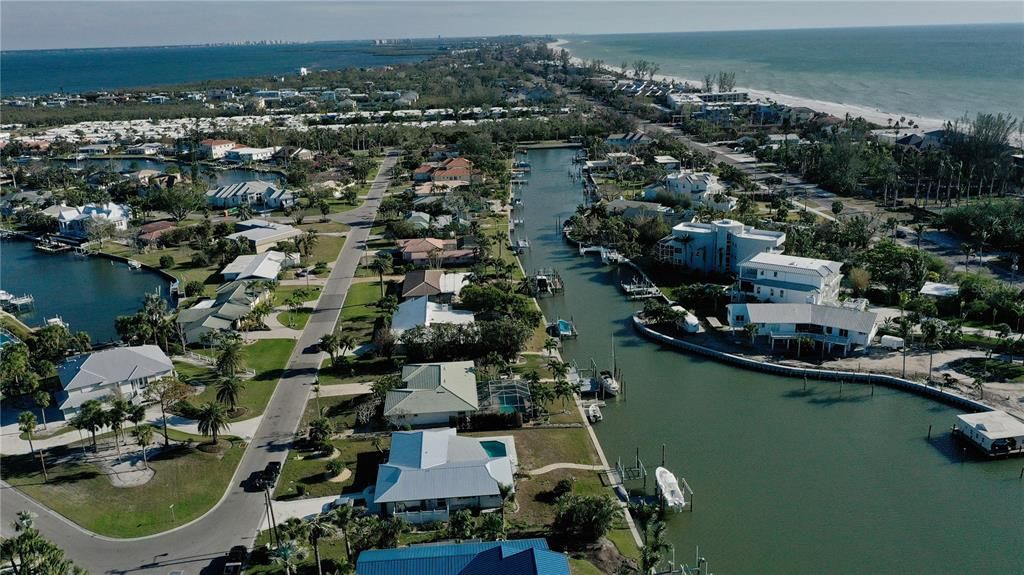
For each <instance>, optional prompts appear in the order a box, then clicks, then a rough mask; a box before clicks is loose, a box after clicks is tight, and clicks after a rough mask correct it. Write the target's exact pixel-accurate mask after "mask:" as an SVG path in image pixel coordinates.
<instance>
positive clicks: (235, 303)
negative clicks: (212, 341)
mask: <svg viewBox="0 0 1024 575" xmlns="http://www.w3.org/2000/svg"><path fill="white" fill-rule="evenodd" d="M270 296H271V293H270V290H268V289H267V288H266V287H264V286H262V285H260V283H259V282H256V281H233V282H229V283H226V284H224V285H221V286H219V287H218V288H217V295H216V296H215V297H214V298H213V299H204V300H202V301H200V302H198V303H196V304H195V305H193V306H192V307H190V308H188V309H184V310H181V311H180V312H178V317H177V318H176V319H175V322H176V323H177V326H178V332H179V333H180V334H181V337H182V339H183V340H184V341H185V344H186V345H196V344H200V343H203V339H204V338H203V336H204V335H207V334H210V335H212V334H215V333H219V332H226V331H232V330H235V329H238V328H239V326H240V322H241V321H242V319H243V318H245V317H246V316H247V315H249V313H250V312H251V311H252V309H253V308H254V307H256V306H257V305H258V304H259V303H260V302H262V301H264V300H266V299H268V298H269V297H270Z"/></svg>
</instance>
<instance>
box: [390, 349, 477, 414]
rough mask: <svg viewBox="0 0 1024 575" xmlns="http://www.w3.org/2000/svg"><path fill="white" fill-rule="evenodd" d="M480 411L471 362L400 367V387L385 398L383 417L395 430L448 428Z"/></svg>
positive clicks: (474, 374) (474, 371)
mask: <svg viewBox="0 0 1024 575" xmlns="http://www.w3.org/2000/svg"><path fill="white" fill-rule="evenodd" d="M479 408H480V400H479V398H478V397H477V385H476V370H475V368H474V366H473V362H472V361H449V362H442V363H415V364H409V365H406V366H404V367H402V385H401V387H399V388H396V389H392V390H391V391H388V393H387V395H386V396H385V398H384V417H385V418H387V420H388V421H389V422H391V424H392V425H394V426H395V427H403V426H405V425H411V426H414V427H420V426H437V425H448V424H449V421H451V418H453V417H455V418H459V417H465V416H467V415H471V414H473V413H475V412H476V411H477V410H478V409H479Z"/></svg>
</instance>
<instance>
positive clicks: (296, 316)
mask: <svg viewBox="0 0 1024 575" xmlns="http://www.w3.org/2000/svg"><path fill="white" fill-rule="evenodd" d="M311 315H313V308H311V307H300V308H299V309H297V310H295V311H292V310H287V311H283V312H281V313H279V314H278V315H277V321H279V322H281V325H283V326H285V327H290V328H292V329H305V328H306V322H308V321H309V316H311Z"/></svg>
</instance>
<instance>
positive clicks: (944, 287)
mask: <svg viewBox="0 0 1024 575" xmlns="http://www.w3.org/2000/svg"><path fill="white" fill-rule="evenodd" d="M917 293H919V294H921V295H927V296H931V297H936V298H938V297H954V296H956V295H957V294H958V293H960V286H958V285H956V284H944V283H938V282H924V285H923V286H921V291H919V292H917Z"/></svg>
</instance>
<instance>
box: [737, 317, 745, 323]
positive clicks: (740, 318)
mask: <svg viewBox="0 0 1024 575" xmlns="http://www.w3.org/2000/svg"><path fill="white" fill-rule="evenodd" d="M736 321H737V322H738V323H740V322H744V321H746V318H745V317H744V316H742V315H738V316H736Z"/></svg>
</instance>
